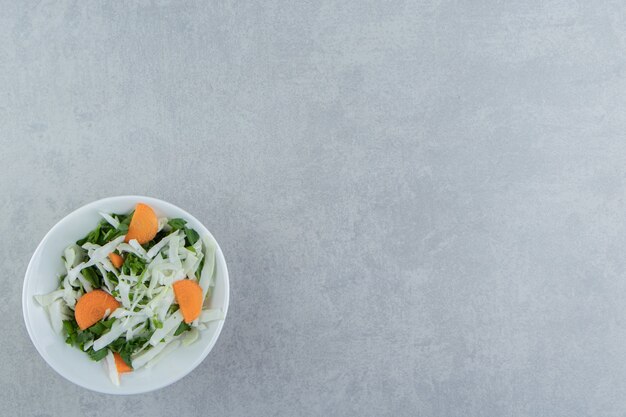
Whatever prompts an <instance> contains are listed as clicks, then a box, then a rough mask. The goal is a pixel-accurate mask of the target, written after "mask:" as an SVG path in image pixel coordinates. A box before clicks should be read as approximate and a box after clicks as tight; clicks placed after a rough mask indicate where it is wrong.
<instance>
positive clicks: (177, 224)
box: [167, 219, 187, 230]
mask: <svg viewBox="0 0 626 417" xmlns="http://www.w3.org/2000/svg"><path fill="white" fill-rule="evenodd" d="M167 224H169V225H170V226H171V227H172V229H174V230H179V229H183V228H184V227H185V225H186V224H187V222H186V221H185V220H184V219H170V220H169V221H168V222H167Z"/></svg>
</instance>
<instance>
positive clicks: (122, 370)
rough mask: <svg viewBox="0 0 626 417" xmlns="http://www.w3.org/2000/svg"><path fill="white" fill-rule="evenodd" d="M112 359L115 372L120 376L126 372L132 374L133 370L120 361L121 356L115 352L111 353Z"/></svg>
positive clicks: (122, 360)
mask: <svg viewBox="0 0 626 417" xmlns="http://www.w3.org/2000/svg"><path fill="white" fill-rule="evenodd" d="M113 358H114V359H115V367H116V368H117V372H118V373H120V374H124V373H126V372H133V368H131V367H130V366H128V364H127V363H126V362H124V359H122V355H120V354H119V353H117V352H114V353H113Z"/></svg>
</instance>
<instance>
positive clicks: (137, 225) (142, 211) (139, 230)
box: [124, 203, 159, 245]
mask: <svg viewBox="0 0 626 417" xmlns="http://www.w3.org/2000/svg"><path fill="white" fill-rule="evenodd" d="M158 229H159V219H157V216H156V214H155V213H154V210H152V207H150V206H148V205H146V204H143V203H139V204H137V205H136V206H135V213H134V214H133V218H132V219H130V224H129V225H128V233H126V238H125V239H124V240H125V241H126V242H127V243H128V242H130V241H131V240H133V239H137V242H139V244H140V245H143V244H144V243H148V242H150V241H151V240H152V239H154V237H155V236H156V234H157V230H158Z"/></svg>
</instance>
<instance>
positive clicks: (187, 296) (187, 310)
mask: <svg viewBox="0 0 626 417" xmlns="http://www.w3.org/2000/svg"><path fill="white" fill-rule="evenodd" d="M172 286H173V287H174V295H175V296H176V302H177V303H178V305H179V306H180V311H181V312H182V313H183V318H184V319H185V323H187V324H189V323H191V322H192V321H194V320H195V319H197V318H198V317H199V316H200V313H201V312H202V287H201V286H200V285H198V283H197V282H196V281H192V280H190V279H181V280H180V281H176V282H175V283H174V285H172Z"/></svg>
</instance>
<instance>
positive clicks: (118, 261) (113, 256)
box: [109, 252, 124, 269]
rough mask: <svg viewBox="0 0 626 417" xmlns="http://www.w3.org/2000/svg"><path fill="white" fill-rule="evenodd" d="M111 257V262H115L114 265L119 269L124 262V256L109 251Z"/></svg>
mask: <svg viewBox="0 0 626 417" xmlns="http://www.w3.org/2000/svg"><path fill="white" fill-rule="evenodd" d="M109 259H110V260H111V263H112V264H113V266H114V267H116V268H117V269H120V267H121V266H122V265H123V264H124V258H122V257H121V256H120V255H118V254H117V253H113V252H111V253H109Z"/></svg>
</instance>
